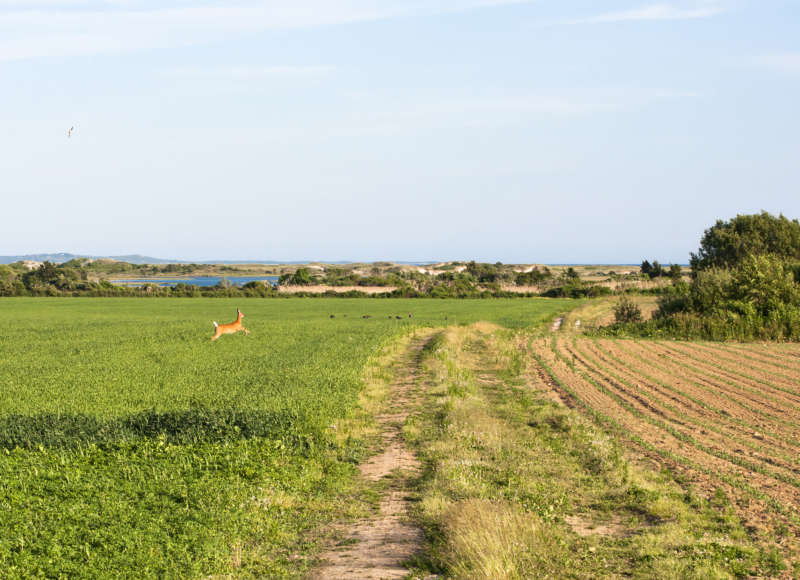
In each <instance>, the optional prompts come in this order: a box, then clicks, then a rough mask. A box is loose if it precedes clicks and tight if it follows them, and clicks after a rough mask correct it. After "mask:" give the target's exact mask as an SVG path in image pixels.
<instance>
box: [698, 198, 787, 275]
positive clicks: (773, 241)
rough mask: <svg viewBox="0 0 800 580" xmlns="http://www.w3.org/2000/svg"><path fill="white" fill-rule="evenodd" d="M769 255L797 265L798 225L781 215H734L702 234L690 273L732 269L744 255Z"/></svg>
mask: <svg viewBox="0 0 800 580" xmlns="http://www.w3.org/2000/svg"><path fill="white" fill-rule="evenodd" d="M766 254H772V255H774V256H776V257H778V258H780V259H782V260H785V261H790V262H800V222H798V221H797V220H796V219H794V220H790V219H788V218H786V217H784V216H783V214H781V215H779V216H778V217H775V216H774V215H772V214H770V213H768V212H766V211H762V212H761V213H760V214H752V215H737V216H736V217H735V218H733V219H731V220H730V221H722V220H718V221H717V223H716V224H714V225H713V226H712V227H710V228H709V229H707V230H706V231H705V234H704V235H703V237H702V239H701V240H700V249H699V250H698V252H697V253H696V254H692V257H691V260H690V263H691V265H692V271H693V272H698V271H699V270H706V269H709V268H715V267H716V268H731V267H735V266H737V265H739V264H740V263H741V262H742V261H743V260H744V259H745V258H746V257H747V256H763V255H766Z"/></svg>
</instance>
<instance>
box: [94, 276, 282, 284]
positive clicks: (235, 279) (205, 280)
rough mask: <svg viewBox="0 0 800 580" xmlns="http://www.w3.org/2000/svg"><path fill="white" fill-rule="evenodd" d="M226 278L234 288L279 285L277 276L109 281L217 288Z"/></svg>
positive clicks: (114, 281) (114, 282)
mask: <svg viewBox="0 0 800 580" xmlns="http://www.w3.org/2000/svg"><path fill="white" fill-rule="evenodd" d="M223 278H225V280H227V281H228V283H230V284H231V285H232V286H242V285H244V284H247V283H248V282H269V283H270V284H272V285H273V286H274V285H275V284H277V283H278V277H277V276H195V277H193V278H131V279H124V280H109V282H111V283H112V284H118V285H120V286H143V285H144V284H158V285H159V286H175V285H176V284H191V285H193V286H216V285H217V284H219V282H220V280H222V279H223Z"/></svg>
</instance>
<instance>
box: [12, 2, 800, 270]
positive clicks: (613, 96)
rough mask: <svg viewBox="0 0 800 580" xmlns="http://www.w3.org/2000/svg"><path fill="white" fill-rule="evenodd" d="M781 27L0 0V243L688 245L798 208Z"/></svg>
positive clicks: (723, 14)
mask: <svg viewBox="0 0 800 580" xmlns="http://www.w3.org/2000/svg"><path fill="white" fill-rule="evenodd" d="M799 28H800V6H798V5H797V4H796V3H793V2H791V1H789V0H775V1H772V2H769V3H763V2H761V3H758V2H755V1H753V0H665V1H664V2H650V1H648V0H608V1H606V2H602V3H598V2H596V1H595V2H592V1H589V0H574V1H572V2H567V3H565V2H553V1H552V0H539V1H533V0H531V1H528V0H426V1H425V2H422V1H420V0H410V1H408V2H404V3H401V4H398V3H396V2H390V1H389V0H325V1H324V2H323V1H322V0H296V1H295V2H292V3H280V2H274V1H267V0H240V1H237V2H236V3H225V2H222V1H221V0H203V1H201V2H196V3H187V2H182V1H181V2H178V1H166V2H155V1H154V0H124V1H121V0H0V39H2V40H0V86H2V87H3V90H2V91H0V105H1V107H0V124H2V126H3V129H4V130H3V131H0V174H2V176H3V179H2V182H0V192H2V207H3V211H4V217H6V219H5V220H4V223H3V228H2V230H0V254H3V255H19V254H27V253H34V252H35V250H37V249H39V248H56V247H57V248H69V251H70V252H72V253H76V254H88V255H100V254H111V255H123V254H129V253H134V252H136V253H142V254H146V255H150V256H154V257H156V256H165V257H175V259H185V258H192V257H194V258H196V259H199V257H200V256H205V257H206V259H207V260H230V259H236V260H254V259H264V257H265V256H266V257H269V258H273V259H279V260H281V261H292V260H293V259H294V258H296V257H298V256H301V257H308V258H309V259H315V260H317V259H318V260H319V261H340V260H341V259H342V257H343V256H344V257H345V258H347V257H351V256H352V257H358V258H360V259H361V261H368V262H372V261H380V260H389V261H396V260H402V261H413V262H422V261H436V260H431V259H430V258H431V257H432V256H433V257H434V258H436V257H441V258H443V259H447V258H452V259H459V257H467V258H466V259H475V260H478V261H485V262H494V261H498V260H499V261H502V262H505V263H525V262H531V261H536V262H538V263H550V264H557V263H590V264H608V263H614V262H620V263H638V262H640V261H641V260H642V259H645V258H647V259H651V260H652V259H658V260H659V261H662V262H664V263H670V262H677V263H686V262H687V261H688V258H689V253H690V252H692V251H696V249H697V246H698V242H699V239H700V236H701V235H702V233H703V231H704V230H705V229H706V228H708V227H710V226H711V225H713V223H714V221H715V220H717V219H729V218H731V217H733V216H735V215H736V214H740V213H756V212H759V211H761V210H766V211H769V212H771V213H773V214H778V213H781V212H782V213H784V214H785V215H786V216H787V217H790V218H795V217H800V195H798V190H797V185H798V183H800V163H798V162H797V159H800V142H799V141H798V139H797V135H798V134H800V115H797V112H796V108H797V106H796V103H797V102H799V101H800V37H798V35H797V30H798V29H799ZM73 127H74V131H73V132H72V133H71V134H70V136H68V132H69V130H70V128H73ZM32 249H33V251H32ZM461 259H464V258H461Z"/></svg>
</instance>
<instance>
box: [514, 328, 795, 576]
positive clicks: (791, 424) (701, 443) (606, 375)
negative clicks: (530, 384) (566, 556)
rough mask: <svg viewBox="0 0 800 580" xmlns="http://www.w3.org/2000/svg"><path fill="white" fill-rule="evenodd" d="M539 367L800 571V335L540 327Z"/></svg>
mask: <svg viewBox="0 0 800 580" xmlns="http://www.w3.org/2000/svg"><path fill="white" fill-rule="evenodd" d="M528 348H529V353H530V355H531V356H532V357H533V359H535V361H536V363H537V367H538V369H539V371H538V372H539V374H540V377H541V379H542V380H543V381H544V382H545V383H547V384H548V385H550V387H551V388H552V389H553V390H554V391H555V392H556V393H558V395H559V397H560V398H561V399H562V400H563V401H564V402H565V403H567V404H568V405H569V406H571V407H575V408H578V409H579V410H581V411H582V412H583V413H585V414H586V415H588V416H590V417H592V418H593V419H594V420H595V421H596V422H597V423H599V424H601V425H603V426H604V427H605V428H606V429H607V430H609V431H611V432H613V433H616V434H618V435H619V436H620V438H621V439H623V440H625V441H628V443H629V444H630V445H631V446H632V447H633V448H634V449H635V450H636V451H637V452H639V453H644V455H645V456H646V457H647V458H648V460H649V461H651V462H653V463H654V464H655V465H656V466H657V467H660V468H667V469H669V470H670V471H672V472H673V473H676V474H678V475H679V477H680V478H681V479H682V480H683V481H684V482H685V484H686V486H687V487H688V488H690V489H694V490H696V491H698V492H699V493H701V494H702V495H704V496H705V497H712V496H715V495H716V496H722V497H727V498H728V499H729V500H730V501H731V504H732V505H733V506H734V508H735V509H736V512H737V514H738V515H739V517H740V518H741V520H742V521H743V523H744V524H745V526H746V529H748V530H749V531H750V533H751V534H753V536H754V537H757V538H758V539H759V540H760V541H762V542H765V543H769V544H772V545H775V546H777V547H778V550H779V551H780V552H782V554H783V556H785V557H786V561H788V562H794V569H793V570H792V569H791V568H790V569H789V570H788V573H790V574H800V567H798V562H800V559H799V558H798V554H799V553H800V552H799V551H798V548H800V346H798V345H796V344H792V345H789V344H772V345H763V344H746V345H745V344H718V343H714V344H712V343H685V342H669V341H633V340H605V339H597V340H593V339H588V338H583V337H578V336H574V335H573V336H561V337H549V338H536V339H533V340H532V341H531V342H530V343H529V347H528Z"/></svg>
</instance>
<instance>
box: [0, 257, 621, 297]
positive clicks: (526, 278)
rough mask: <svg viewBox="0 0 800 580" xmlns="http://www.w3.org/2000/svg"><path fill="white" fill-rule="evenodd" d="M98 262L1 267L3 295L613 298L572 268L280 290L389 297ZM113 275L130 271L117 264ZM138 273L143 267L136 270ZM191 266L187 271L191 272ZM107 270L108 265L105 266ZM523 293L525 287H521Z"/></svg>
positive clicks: (351, 278) (312, 277) (468, 272)
mask: <svg viewBox="0 0 800 580" xmlns="http://www.w3.org/2000/svg"><path fill="white" fill-rule="evenodd" d="M94 264H96V263H88V264H87V263H86V262H84V261H79V260H73V261H70V262H65V263H63V264H60V265H56V264H53V263H51V262H44V263H43V264H41V265H40V266H38V267H36V268H33V269H29V268H28V267H27V266H26V265H25V264H23V263H14V264H11V265H8V266H6V265H0V296H142V297H147V296H167V297H193V296H198V297H200V296H207V297H263V298H269V297H278V296H280V297H287V296H300V297H320V296H336V297H345V298H347V297H376V298H395V297H396V298H415V297H430V298H489V297H525V296H529V297H530V296H546V297H554V298H564V297H566V298H583V297H594V296H604V295H607V294H611V292H612V291H611V289H610V288H608V287H607V286H603V285H598V284H591V283H587V282H586V281H584V280H581V278H580V276H579V275H578V273H577V272H576V271H575V269H574V268H568V269H566V270H564V271H563V272H561V273H560V274H558V275H555V274H554V273H553V272H552V271H551V270H550V269H549V268H547V267H546V266H545V267H542V268H541V269H540V268H532V269H530V270H529V271H526V272H515V271H513V270H511V269H509V268H508V267H506V266H504V265H502V264H500V263H497V264H483V263H476V262H469V263H466V264H465V265H464V268H463V269H462V270H461V271H455V270H453V271H445V272H442V273H438V274H428V273H424V272H418V271H408V270H406V271H397V272H388V273H378V272H377V269H376V272H375V273H373V274H370V275H361V274H358V273H355V272H353V271H352V270H346V269H344V268H335V267H330V268H328V269H327V270H326V271H325V272H324V274H315V273H312V272H311V271H309V269H308V268H298V269H296V270H295V271H294V272H292V273H286V274H284V275H282V276H281V277H280V279H279V282H278V285H279V286H280V285H292V286H300V287H303V286H311V285H327V286H333V287H343V286H352V287H354V288H358V287H359V286H362V287H363V286H371V287H386V292H378V293H369V294H367V293H366V292H361V291H359V290H358V289H354V290H351V291H348V292H334V291H328V292H324V293H319V292H312V291H310V290H309V291H308V292H303V291H302V290H300V291H299V292H294V293H292V294H288V293H282V292H279V290H278V288H277V287H273V286H272V285H271V284H269V283H264V282H261V281H253V282H248V283H246V284H244V285H242V286H233V285H231V284H230V283H228V282H227V281H226V280H225V279H224V278H222V279H221V281H220V283H219V284H217V285H216V286H195V285H192V284H185V283H178V284H176V285H174V286H160V285H158V284H155V283H146V284H143V285H141V286H122V285H116V284H112V283H110V282H108V281H105V280H99V281H98V280H92V279H91V277H92V276H93V275H96V273H97V270H96V267H95V266H94ZM111 266H113V268H114V272H120V271H129V270H126V269H125V266H124V265H119V264H117V263H112V264H109V265H108V267H111ZM131 266H132V267H134V268H135V269H136V270H137V271H141V268H140V267H138V266H134V265H131ZM191 266H192V265H187V266H186V267H188V268H190V269H191ZM103 267H106V266H103ZM182 267H183V266H182V265H176V264H168V265H166V266H155V268H158V270H159V272H161V271H164V272H169V273H177V272H179V271H180V272H181V273H184V272H183V271H181V270H180V268H182ZM508 286H517V287H524V288H532V290H530V291H524V292H519V291H513V292H512V291H509V290H507V289H504V287H505V288H508ZM521 289H522V288H521Z"/></svg>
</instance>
